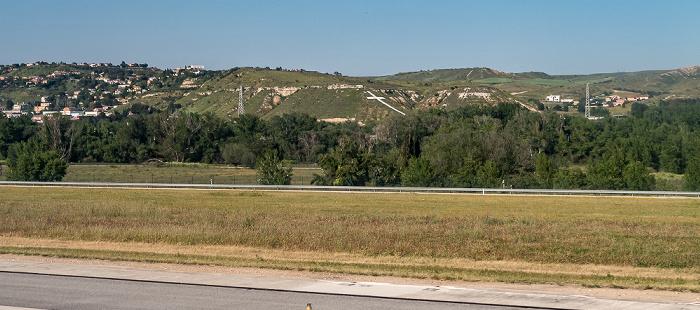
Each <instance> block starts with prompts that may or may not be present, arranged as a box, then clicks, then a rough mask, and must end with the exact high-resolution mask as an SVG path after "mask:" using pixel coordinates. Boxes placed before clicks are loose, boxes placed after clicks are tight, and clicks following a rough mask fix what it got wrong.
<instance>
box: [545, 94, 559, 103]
mask: <svg viewBox="0 0 700 310" xmlns="http://www.w3.org/2000/svg"><path fill="white" fill-rule="evenodd" d="M545 100H547V101H553V102H560V101H561V95H549V96H547V99H545Z"/></svg>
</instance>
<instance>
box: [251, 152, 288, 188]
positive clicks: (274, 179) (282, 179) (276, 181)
mask: <svg viewBox="0 0 700 310" xmlns="http://www.w3.org/2000/svg"><path fill="white" fill-rule="evenodd" d="M256 166H257V169H258V184H261V185H289V184H291V183H292V168H284V167H282V160H280V158H279V155H278V154H277V151H276V150H268V151H266V152H265V154H263V156H260V157H259V158H258V163H257V165H256Z"/></svg>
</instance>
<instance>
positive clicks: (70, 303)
mask: <svg viewBox="0 0 700 310" xmlns="http://www.w3.org/2000/svg"><path fill="white" fill-rule="evenodd" d="M307 303H311V304H312V307H313V309H314V310H323V309H334V310H342V309H353V310H356V309H408V310H411V309H416V310H417V309H421V310H425V309H514V308H512V307H500V306H498V307H497V306H485V305H472V304H459V303H447V302H428V301H410V300H400V299H386V298H371V297H355V296H342V295H329V294H313V293H296V292H284V291H269V290H255V289H241V288H229V287H216V286H204V285H192V284H174V283H158V282H142V281H132V280H111V279H97V278H85V277H72V276H56V275H41V274H26V273H8V272H0V307H1V306H11V307H24V308H35V309H91V310H92V309H241V310H243V309H245V310H250V309H300V310H302V309H306V304H307ZM516 309H528V308H516Z"/></svg>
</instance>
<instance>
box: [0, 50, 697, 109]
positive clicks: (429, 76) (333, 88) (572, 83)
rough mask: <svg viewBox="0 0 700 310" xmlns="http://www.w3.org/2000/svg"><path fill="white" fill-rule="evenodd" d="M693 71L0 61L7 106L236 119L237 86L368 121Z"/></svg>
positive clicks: (690, 80)
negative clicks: (371, 71) (131, 107)
mask: <svg viewBox="0 0 700 310" xmlns="http://www.w3.org/2000/svg"><path fill="white" fill-rule="evenodd" d="M698 77H700V66H695V67H687V68H681V69H677V70H657V71H640V72H629V73H627V72H620V73H600V74H590V75H548V74H546V73H542V72H525V73H510V72H502V71H498V70H494V69H490V68H463V69H440V70H430V71H419V72H404V73H399V74H395V75H390V76H382V77H347V76H342V75H340V74H327V73H319V72H313V71H305V70H284V69H282V68H277V69H269V68H252V67H246V68H233V69H229V70H220V71H212V70H209V71H207V70H199V69H197V68H193V67H191V68H178V69H176V70H161V69H158V68H149V67H147V65H145V64H143V65H139V64H128V65H127V64H124V63H122V64H121V65H118V66H114V65H111V64H75V63H74V64H64V63H60V64H56V63H50V64H49V63H45V62H38V63H34V64H21V65H20V64H14V65H0V104H3V106H4V107H5V108H11V105H12V103H22V102H26V103H29V104H30V105H33V106H40V105H41V102H42V101H44V102H47V104H50V105H49V106H48V107H47V108H52V109H60V108H62V107H64V106H76V107H82V108H84V109H86V110H93V109H102V107H112V106H115V105H121V104H125V103H142V104H146V105H149V106H155V107H158V108H161V109H171V110H172V109H185V110H187V111H192V112H201V113H209V112H211V113H214V114H218V115H226V116H236V115H238V101H239V95H240V93H239V88H240V87H243V90H244V91H243V99H244V102H245V109H246V110H245V113H247V114H255V115H259V116H261V117H263V118H270V117H272V116H275V115H282V114H284V113H291V112H302V113H307V114H310V115H311V116H314V117H317V118H320V119H335V120H345V119H355V120H356V121H359V122H367V121H372V120H380V119H382V118H384V117H386V116H388V115H391V114H392V113H396V112H394V111H392V110H391V109H390V108H388V107H386V106H384V105H383V104H382V103H380V102H378V101H377V100H374V99H368V98H367V97H368V96H369V93H368V92H372V93H373V94H375V95H378V96H381V97H384V98H385V102H386V103H387V104H389V105H391V106H392V107H394V108H396V109H398V110H400V111H404V112H407V111H411V110H427V109H433V108H435V109H443V110H451V109H457V108H459V107H462V106H465V105H492V104H497V103H499V102H518V103H520V104H522V105H524V106H526V107H527V108H529V109H532V110H534V109H535V108H536V106H537V104H538V102H540V101H542V100H543V99H544V98H545V96H548V95H552V94H556V95H561V96H562V98H572V99H574V100H579V101H580V100H581V98H583V97H584V96H585V87H584V85H585V84H587V83H588V84H590V85H591V95H592V97H593V98H595V99H598V100H599V101H602V99H603V98H604V97H605V96H609V95H612V94H617V95H620V96H622V97H625V96H636V95H641V94H647V95H651V97H653V98H652V100H650V101H649V102H650V103H653V102H655V101H659V100H662V99H670V98H698V97H700V87H699V86H698V80H697V79H698ZM42 98H43V99H42ZM548 106H550V107H553V105H552V104H549V105H548ZM615 113H616V114H620V113H622V114H624V113H626V111H616V112H615Z"/></svg>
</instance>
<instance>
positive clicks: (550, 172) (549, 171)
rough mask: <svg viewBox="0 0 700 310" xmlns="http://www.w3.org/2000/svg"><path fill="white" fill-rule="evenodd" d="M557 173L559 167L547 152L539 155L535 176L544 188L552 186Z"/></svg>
mask: <svg viewBox="0 0 700 310" xmlns="http://www.w3.org/2000/svg"><path fill="white" fill-rule="evenodd" d="M556 174H557V167H556V166H555V165H554V163H553V162H552V160H550V159H549V157H547V155H546V154H545V153H540V154H539V155H537V160H536V162H535V177H536V178H537V182H538V183H539V184H540V187H542V188H552V187H553V186H554V177H555V175H556Z"/></svg>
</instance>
